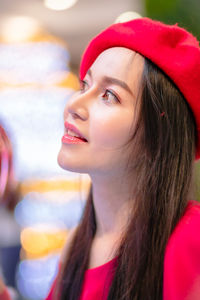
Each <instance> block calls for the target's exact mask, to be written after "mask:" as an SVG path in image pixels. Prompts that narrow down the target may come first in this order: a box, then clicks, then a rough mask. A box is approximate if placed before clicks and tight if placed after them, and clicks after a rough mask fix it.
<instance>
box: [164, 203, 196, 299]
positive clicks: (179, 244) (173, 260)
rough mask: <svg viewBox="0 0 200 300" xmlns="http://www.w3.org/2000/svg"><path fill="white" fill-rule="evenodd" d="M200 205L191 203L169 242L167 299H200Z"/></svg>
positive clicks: (165, 290) (165, 286)
mask: <svg viewBox="0 0 200 300" xmlns="http://www.w3.org/2000/svg"><path fill="white" fill-rule="evenodd" d="M199 231H200V204H199V203H198V202H196V201H189V203H188V205H187V207H186V209H185V212H184V214H183V216H182V218H181V219H180V221H179V222H178V224H177V226H176V228H175V230H174V231H173V233H172V235H171V237H170V238H169V241H168V243H167V247H166V251H165V259H164V299H165V300H186V299H187V300H196V299H200V234H199Z"/></svg>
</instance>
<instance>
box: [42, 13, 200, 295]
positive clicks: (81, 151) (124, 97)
mask: <svg viewBox="0 0 200 300" xmlns="http://www.w3.org/2000/svg"><path fill="white" fill-rule="evenodd" d="M199 82H200V49H199V44H198V42H197V40H196V39H195V38H194V37H193V36H192V35H191V34H189V33H188V32H187V31H185V30H184V29H181V28H180V27H178V26H177V25H174V26H168V25H165V24H162V23H160V22H157V21H153V20H150V19H148V18H141V19H137V20H133V21H129V22H126V23H117V24H114V25H112V26H110V27H109V28H107V29H106V30H105V31H103V32H102V33H100V34H99V35H98V36H97V37H95V38H94V39H93V40H92V41H91V43H90V44H89V46H88V47H87V49H86V51H85V53H84V55H83V57H82V62H81V67H80V83H81V88H80V91H79V92H77V93H76V94H75V95H74V96H73V97H72V98H71V100H70V101H69V102H68V103H67V106H66V109H65V112H64V124H65V133H64V135H63V137H62V146H61V149H60V152H59V155H58V162H59V164H60V166H61V167H63V168H64V169H67V170H70V171H73V172H80V173H88V174H89V175H90V177H91V189H90V193H89V197H88V200H87V203H86V206H85V211H84V213H83V216H82V219H81V221H80V223H79V225H78V226H77V228H75V229H74V230H73V231H72V232H71V235H70V237H69V238H68V241H67V245H66V248H65V250H64V252H63V256H62V258H61V263H60V271H59V274H58V277H57V279H56V281H55V282H54V284H53V286H52V288H51V291H50V293H49V296H48V298H47V299H48V300H52V299H56V300H60V299H61V300H64V299H68V300H100V299H103V300H106V299H107V300H122V299H123V300H152V299H154V300H158V299H159V300H160V299H164V300H197V299H200V237H199V228H200V206H199V204H198V203H197V202H195V201H191V199H190V194H189V192H190V190H191V178H192V172H193V165H194V160H195V157H196V158H199V157H200V88H199Z"/></svg>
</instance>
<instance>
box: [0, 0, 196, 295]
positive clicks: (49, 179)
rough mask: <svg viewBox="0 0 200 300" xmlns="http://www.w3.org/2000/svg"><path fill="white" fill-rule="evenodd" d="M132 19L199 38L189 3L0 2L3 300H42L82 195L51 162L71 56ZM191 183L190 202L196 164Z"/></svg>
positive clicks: (73, 177)
mask: <svg viewBox="0 0 200 300" xmlns="http://www.w3.org/2000/svg"><path fill="white" fill-rule="evenodd" d="M130 12H134V13H130ZM137 14H140V15H142V16H148V17H152V18H155V19H158V20H161V21H164V22H166V23H169V24H174V23H178V24H179V25H180V26H183V27H185V28H186V29H188V30H189V31H191V32H192V33H193V34H194V35H196V36H197V38H198V39H200V18H199V16H200V2H199V0H166V1H161V0H146V1H144V0H143V1H142V0H123V1H121V0H109V1H106V0H101V1H98V0H77V1H75V0H28V1H27V0H15V1H13V0H1V2H0V133H1V138H0V149H1V151H2V155H1V157H0V171H1V173H0V274H1V276H3V278H4V280H5V282H6V284H7V285H8V286H9V287H10V293H11V296H12V298H13V299H31V300H40V299H44V298H45V297H46V295H47V293H48V290H49V287H50V285H51V283H52V281H53V279H54V277H55V276H56V273H57V269H58V262H59V256H60V252H61V250H62V247H63V245H64V243H65V242H66V240H67V235H68V231H69V230H70V229H71V228H72V227H74V226H75V225H76V224H77V223H78V221H79V219H80V216H81V213H82V210H83V207H84V203H85V199H86V197H87V193H88V187H89V184H90V181H89V178H88V176H87V175H84V174H82V175H81V174H74V173H70V172H67V171H63V170H62V169H61V168H59V167H58V165H57V153H58V151H59V147H60V140H61V137H62V134H63V118H62V115H63V109H64V106H65V104H66V102H67V101H68V99H69V97H70V96H71V94H72V93H73V92H74V91H75V90H76V89H77V87H78V69H79V62H80V59H81V54H82V52H83V50H84V48H85V47H86V45H87V43H88V42H89V40H90V39H91V38H92V37H93V36H94V35H96V34H97V33H98V32H99V31H101V30H103V29H104V28H105V27H106V26H108V25H110V24H112V23H114V22H115V21H116V19H117V18H119V16H120V19H122V20H127V19H130V18H133V17H136V16H137ZM194 177H195V180H194V196H193V197H194V198H195V199H197V200H199V201H200V188H199V181H200V180H199V178H200V163H196V164H195V176H194Z"/></svg>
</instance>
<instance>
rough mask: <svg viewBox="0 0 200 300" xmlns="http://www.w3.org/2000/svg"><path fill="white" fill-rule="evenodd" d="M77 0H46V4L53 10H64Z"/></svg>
mask: <svg viewBox="0 0 200 300" xmlns="http://www.w3.org/2000/svg"><path fill="white" fill-rule="evenodd" d="M76 2H77V0H44V5H45V6H46V7H47V8H50V9H53V10H64V9H67V8H70V7H72V6H73V5H74V4H75V3H76Z"/></svg>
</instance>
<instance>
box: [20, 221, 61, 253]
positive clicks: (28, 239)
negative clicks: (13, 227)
mask: <svg viewBox="0 0 200 300" xmlns="http://www.w3.org/2000/svg"><path fill="white" fill-rule="evenodd" d="M66 237H67V230H66V229H63V230H52V231H51V230H48V231H42V230H41V229H35V228H31V227H29V228H25V229H23V230H22V232H21V244H22V247H23V249H24V250H25V251H26V252H27V253H30V254H32V255H41V256H42V255H45V254H48V253H49V252H51V251H55V250H58V249H61V248H62V247H63V246H64V244H65V241H66Z"/></svg>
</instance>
